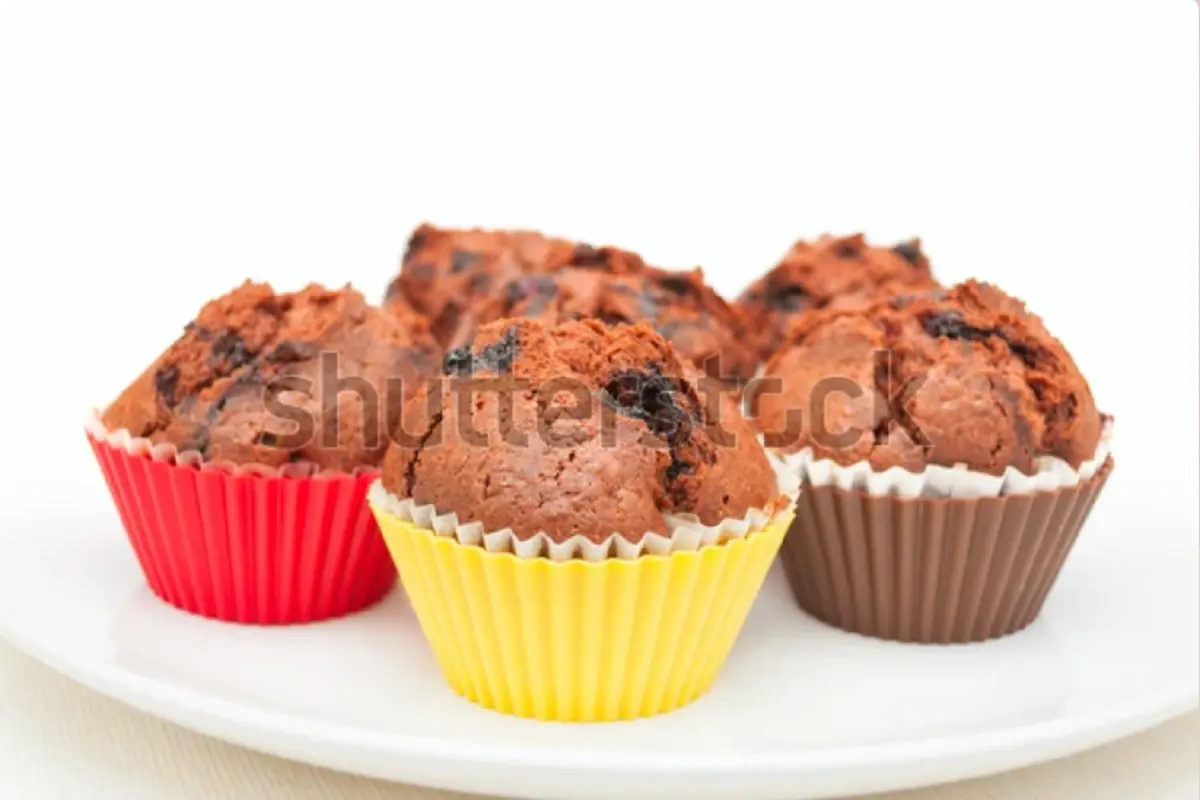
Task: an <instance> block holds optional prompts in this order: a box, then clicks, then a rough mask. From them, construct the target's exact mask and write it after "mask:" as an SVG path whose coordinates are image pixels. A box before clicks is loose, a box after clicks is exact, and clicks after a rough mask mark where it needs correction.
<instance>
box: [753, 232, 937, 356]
mask: <svg viewBox="0 0 1200 800" xmlns="http://www.w3.org/2000/svg"><path fill="white" fill-rule="evenodd" d="M937 285H938V284H937V281H935V280H934V278H933V276H932V273H931V271H930V265H929V259H928V258H927V257H926V256H925V254H924V253H923V252H922V250H921V242H920V240H919V239H913V240H911V241H908V242H902V243H900V244H897V245H895V246H893V247H874V246H872V245H870V244H868V243H867V241H866V239H865V238H864V237H863V235H862V234H854V235H852V236H829V235H826V236H822V237H820V238H819V239H817V240H816V241H814V242H807V241H803V240H801V241H798V242H796V243H795V244H794V245H792V247H791V249H790V250H789V251H788V252H787V255H785V256H784V257H783V260H782V261H780V262H779V264H778V265H776V266H775V268H774V269H772V270H771V271H770V272H768V273H767V274H766V275H764V276H762V277H761V278H759V279H758V280H757V281H755V282H754V283H753V284H751V285H750V287H749V288H747V289H746V290H745V291H744V292H743V293H742V294H741V296H740V297H739V298H738V303H737V304H738V306H739V307H740V308H741V309H742V311H743V312H744V313H745V315H746V318H747V319H753V320H756V321H759V322H760V323H761V328H760V330H759V336H758V337H757V345H758V350H759V355H760V357H761V358H762V360H764V361H765V360H767V359H768V358H770V357H771V354H772V353H773V352H774V351H775V348H776V347H777V346H779V344H780V342H782V341H783V339H784V336H785V333H786V331H787V328H788V325H789V324H790V323H791V322H792V320H794V319H795V318H797V317H799V316H801V315H803V314H804V313H805V312H807V311H811V310H815V309H822V308H827V307H829V308H846V307H854V306H860V305H863V304H864V303H869V302H870V301H872V300H874V299H876V298H880V297H889V296H891V295H893V294H898V293H902V292H912V291H920V290H922V289H932V288H936V287H937Z"/></svg>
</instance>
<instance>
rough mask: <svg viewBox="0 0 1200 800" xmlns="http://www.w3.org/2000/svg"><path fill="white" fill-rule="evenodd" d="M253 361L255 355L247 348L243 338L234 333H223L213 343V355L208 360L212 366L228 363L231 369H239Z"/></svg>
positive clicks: (228, 331)
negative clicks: (219, 362) (217, 363)
mask: <svg viewBox="0 0 1200 800" xmlns="http://www.w3.org/2000/svg"><path fill="white" fill-rule="evenodd" d="M253 360H254V353H253V352H252V351H251V350H250V349H249V348H248V347H246V343H245V342H244V341H243V340H242V337H240V336H238V335H237V333H236V332H234V331H230V330H226V331H222V332H221V333H220V334H218V335H217V338H215V339H213V341H212V354H211V355H210V356H209V359H208V361H209V363H210V364H212V363H215V362H217V361H225V362H228V364H229V368H230V369H238V368H240V367H244V366H245V365H246V364H249V363H250V362H251V361H253Z"/></svg>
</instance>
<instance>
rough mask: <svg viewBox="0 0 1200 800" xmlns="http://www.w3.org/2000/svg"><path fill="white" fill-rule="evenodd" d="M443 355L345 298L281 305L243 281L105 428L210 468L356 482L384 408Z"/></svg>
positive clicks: (374, 445)
mask: <svg viewBox="0 0 1200 800" xmlns="http://www.w3.org/2000/svg"><path fill="white" fill-rule="evenodd" d="M440 354H441V350H440V348H439V347H438V346H437V344H436V343H435V342H434V341H433V338H432V337H431V336H430V334H429V331H428V328H427V326H426V324H425V322H424V321H423V320H422V319H420V318H419V317H416V316H412V315H409V316H407V317H400V316H397V315H396V314H392V313H387V312H384V311H383V310H381V309H378V308H374V307H371V306H369V305H368V304H367V303H366V301H365V300H364V299H363V296H362V295H361V294H360V293H359V292H357V291H355V290H353V289H351V288H350V287H348V286H347V287H345V288H343V289H340V290H330V289H325V288H324V287H322V286H318V285H316V284H312V285H309V286H308V287H306V288H305V289H303V290H301V291H299V292H294V293H276V292H275V291H274V290H273V289H272V288H271V287H270V286H269V285H266V284H258V283H251V282H249V281H247V282H246V283H244V284H242V285H241V286H240V287H238V288H236V289H234V290H233V291H231V292H229V293H228V294H226V295H224V296H222V297H219V298H217V299H215V300H212V301H210V302H209V303H207V304H206V305H205V306H204V307H203V308H202V309H201V310H200V313H199V315H198V316H197V317H196V319H195V320H194V321H192V322H190V323H188V325H187V326H186V327H185V329H184V332H183V335H182V336H180V337H179V339H177V340H176V341H175V342H174V343H173V344H172V345H171V346H170V347H168V348H167V350H166V351H165V352H164V353H162V355H160V356H159V357H158V358H157V359H156V360H155V362H154V363H153V364H152V365H151V366H150V367H149V368H148V369H147V370H146V371H145V372H144V373H142V375H141V376H140V377H138V379H137V380H136V381H134V383H133V384H131V385H130V386H129V387H128V388H126V389H125V391H124V392H122V393H121V395H120V396H119V397H118V398H117V400H116V401H115V402H113V403H112V405H110V406H109V407H108V408H107V409H106V410H105V411H104V413H103V414H102V416H101V421H102V422H103V424H104V426H105V427H106V428H107V429H108V430H109V431H117V430H121V429H125V430H128V431H129V433H130V434H131V435H133V436H135V437H145V438H148V439H150V440H151V441H152V442H154V443H155V444H159V443H167V442H169V443H171V444H173V445H175V447H176V448H177V449H178V450H179V451H180V452H184V451H197V452H199V453H200V454H201V456H202V457H203V458H204V459H205V460H207V461H226V462H231V463H233V464H248V463H256V464H263V465H267V466H279V465H281V464H285V463H289V462H296V461H304V462H309V463H312V464H315V465H317V466H319V467H321V468H324V469H334V470H340V471H352V470H353V469H355V468H358V467H363V466H377V465H378V464H379V462H380V461H381V460H382V458H383V454H384V452H385V450H386V447H387V445H388V443H389V441H390V439H389V437H388V436H387V429H386V428H385V426H386V425H387V424H388V420H387V415H388V414H387V412H388V408H387V405H389V404H394V405H395V406H397V407H398V406H399V402H400V399H401V398H400V397H389V393H392V394H401V395H402V394H403V393H406V392H407V393H411V392H415V391H416V389H417V387H418V385H419V384H421V383H423V381H424V379H425V377H426V376H428V375H429V374H432V373H435V372H436V370H437V367H438V358H439V356H440ZM389 381H390V384H389ZM339 387H340V389H341V391H340V392H339ZM364 387H369V390H368V389H366V388H364ZM358 389H363V393H373V394H374V398H373V399H370V400H369V402H366V401H364V400H363V399H362V398H360V397H359V396H356V391H357V390H358ZM301 420H306V422H304V423H302V422H301Z"/></svg>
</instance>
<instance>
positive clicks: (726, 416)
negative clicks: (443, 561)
mask: <svg viewBox="0 0 1200 800" xmlns="http://www.w3.org/2000/svg"><path fill="white" fill-rule="evenodd" d="M443 371H444V373H445V375H446V376H447V379H446V381H445V382H444V384H443V385H442V386H441V387H439V388H437V389H434V388H428V389H426V390H424V391H422V393H421V394H419V395H418V396H416V397H414V398H413V399H412V400H410V401H409V402H408V403H407V404H406V405H405V414H404V417H403V419H402V422H401V425H400V429H401V433H400V436H401V440H400V441H399V442H398V443H397V444H396V445H395V446H393V447H392V449H391V450H389V452H388V455H387V458H386V460H385V462H384V466H383V486H384V488H385V489H386V490H387V491H388V492H390V493H391V494H392V495H393V496H395V497H398V498H411V499H412V500H413V501H415V503H417V504H418V505H424V504H432V505H435V506H436V507H437V509H438V510H439V511H440V512H443V513H447V512H455V513H456V514H457V515H458V519H459V521H460V523H465V522H471V521H479V522H481V523H482V524H483V527H484V528H485V529H486V530H501V529H506V528H507V529H511V530H512V531H513V533H514V535H515V536H516V538H517V539H526V538H529V537H532V536H534V535H535V534H537V533H538V532H543V533H544V534H545V535H546V536H547V537H548V538H549V539H550V540H551V541H552V542H562V541H565V540H568V539H571V538H573V537H576V536H581V537H584V538H586V539H588V540H590V541H592V542H603V541H606V540H608V539H609V538H610V537H611V536H612V534H613V533H614V532H615V533H618V534H620V535H622V536H624V537H626V538H627V539H628V540H630V541H633V542H636V541H638V540H640V539H641V538H642V536H643V534H646V533H648V532H649V533H658V534H661V535H666V533H667V531H668V526H667V521H666V520H665V519H664V515H667V514H694V515H695V516H696V517H698V518H699V520H700V521H701V523H703V524H705V525H716V524H718V523H720V522H721V521H722V520H725V519H728V518H735V519H737V518H741V517H743V516H745V515H746V513H747V512H748V511H749V510H751V509H768V508H773V507H774V506H775V505H776V504H777V502H778V501H779V500H780V498H779V491H778V488H777V484H776V479H775V475H774V473H773V471H772V469H771V466H770V465H769V463H768V461H767V458H766V455H765V453H764V451H763V449H762V448H761V446H760V445H759V444H758V442H757V440H756V437H755V435H754V433H753V431H752V430H751V429H750V428H749V426H748V425H747V423H746V421H745V420H744V419H743V418H742V416H741V415H740V414H739V413H738V411H737V408H736V405H735V404H734V403H733V401H732V400H731V399H730V398H729V397H728V396H726V395H723V394H720V393H708V392H704V391H702V389H701V386H700V383H699V381H698V373H697V372H696V371H695V370H693V369H692V368H691V367H690V365H688V364H687V362H685V361H684V360H683V359H682V358H681V357H680V356H679V354H678V353H676V351H675V349H674V348H673V347H672V346H671V345H670V344H668V343H667V342H666V341H665V340H664V339H663V338H662V337H661V336H660V335H659V334H657V333H656V332H655V331H654V330H653V329H652V328H651V327H650V326H649V325H647V324H645V323H639V324H637V325H632V326H625V325H622V326H606V325H604V324H602V323H601V322H599V321H596V320H588V321H582V322H564V323H561V324H546V323H542V322H538V321H534V320H504V321H500V322H496V323H492V324H489V325H485V326H483V327H482V328H480V329H479V331H478V335H477V336H476V337H475V339H474V341H473V343H472V344H471V345H470V346H464V347H462V348H459V349H456V350H453V351H451V352H449V353H448V354H447V355H446V357H445V360H444V366H443Z"/></svg>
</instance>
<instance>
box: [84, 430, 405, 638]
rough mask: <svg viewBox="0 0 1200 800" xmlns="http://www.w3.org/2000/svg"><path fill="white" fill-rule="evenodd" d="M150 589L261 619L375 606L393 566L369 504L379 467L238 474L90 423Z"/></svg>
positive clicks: (188, 607) (304, 618) (181, 603)
mask: <svg viewBox="0 0 1200 800" xmlns="http://www.w3.org/2000/svg"><path fill="white" fill-rule="evenodd" d="M88 442H89V443H90V444H91V446H92V452H94V453H95V455H96V460H97V461H98V462H99V463H100V468H101V470H103V472H104V479H105V481H106V482H107V483H108V489H109V491H110V492H111V493H112V497H113V501H114V502H115V503H116V506H117V512H118V513H119V514H120V516H121V522H122V524H123V525H124V527H125V533H126V534H127V535H128V536H129V542H130V544H132V545H133V550H134V552H135V553H136V554H137V559H138V563H139V564H140V565H141V568H142V572H143V574H144V575H145V576H146V582H147V583H148V584H149V585H150V588H151V590H153V592H154V593H155V594H156V595H158V596H159V597H161V598H162V599H163V600H165V601H166V602H168V603H170V604H171V605H173V606H176V607H178V608H181V609H183V610H184V611H190V612H192V613H193V614H199V615H200V616H204V617H209V618H211V619H218V620H224V621H227V622H239V623H244V624H253V625H289V624H297V623H305V622H316V621H319V620H325V619H331V618H334V617H339V616H343V615H345V614H349V613H352V612H354V611H359V610H361V609H364V608H367V607H368V606H371V605H373V604H375V603H377V602H379V601H380V600H382V599H383V597H384V596H386V595H387V593H388V592H389V591H390V590H391V588H392V587H393V586H394V585H395V583H396V568H395V566H394V564H393V562H392V560H391V557H390V556H389V555H388V551H387V547H386V545H385V544H384V542H383V537H382V536H381V535H380V533H379V528H378V526H377V525H376V522H375V519H374V517H373V515H372V514H371V510H370V508H369V507H368V505H367V503H366V495H367V489H368V488H369V487H370V485H371V483H372V481H374V480H375V479H376V478H377V477H378V473H377V472H362V473H359V474H353V475H352V474H346V473H330V474H316V475H310V476H304V477H297V476H291V475H263V474H258V473H254V472H233V471H230V470H227V469H222V468H208V467H207V465H206V466H205V467H204V468H202V467H200V466H198V465H187V464H179V463H176V462H175V460H174V459H173V458H172V459H159V458H155V457H153V456H152V455H151V454H150V453H148V452H130V450H129V449H127V448H124V447H120V446H118V445H116V444H113V443H110V442H108V441H105V440H103V439H100V438H97V437H96V436H95V435H93V434H92V433H91V432H89V433H88Z"/></svg>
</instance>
